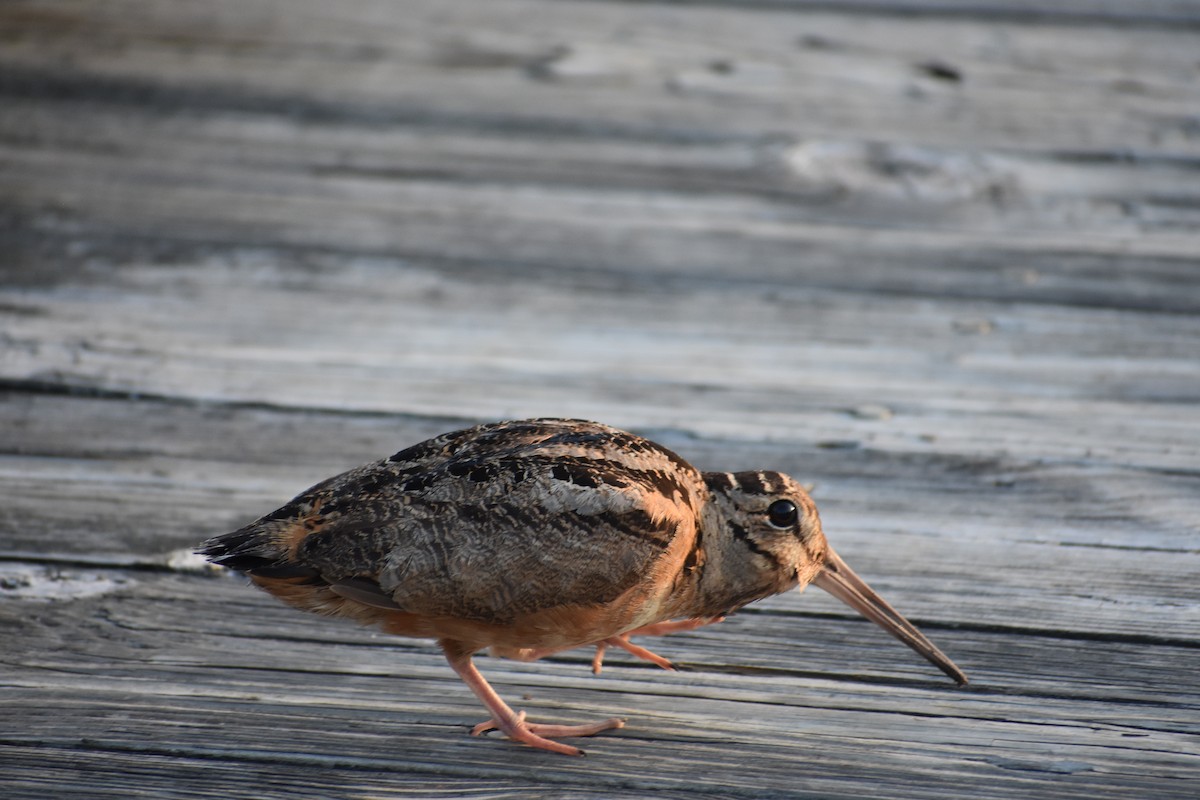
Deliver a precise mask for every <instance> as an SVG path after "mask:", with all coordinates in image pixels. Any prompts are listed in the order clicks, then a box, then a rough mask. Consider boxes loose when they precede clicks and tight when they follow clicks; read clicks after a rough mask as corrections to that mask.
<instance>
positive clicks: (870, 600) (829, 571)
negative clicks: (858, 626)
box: [813, 550, 967, 686]
mask: <svg viewBox="0 0 1200 800" xmlns="http://www.w3.org/2000/svg"><path fill="white" fill-rule="evenodd" d="M813 584H814V585H816V586H819V587H821V588H822V589H824V590H825V591H827V592H829V593H830V594H831V595H833V596H834V597H836V598H837V599H838V600H841V601H842V602H843V603H845V604H846V605H848V606H850V607H851V608H853V609H854V610H855V611H857V612H858V613H860V614H862V615H863V616H864V617H866V618H867V619H869V620H871V621H872V622H874V623H875V624H877V625H879V627H881V628H883V629H884V630H885V631H887V632H888V633H890V634H891V635H892V636H895V637H896V638H897V639H899V640H900V641H902V642H904V643H905V644H906V645H908V646H909V647H911V648H912V649H913V650H916V651H917V652H918V653H920V654H921V655H923V656H925V658H927V659H929V661H930V663H932V664H934V665H935V666H936V667H937V668H938V669H940V670H941V671H942V672H944V673H946V674H947V675H949V676H950V677H951V678H953V679H954V680H955V681H956V682H957V683H958V684H959V685H960V686H962V685H963V684H965V683H966V682H967V676H966V675H964V674H963V671H962V670H960V669H959V668H958V667H956V666H955V665H954V662H953V661H951V660H950V659H949V658H947V657H946V654H945V653H943V652H942V651H941V650H938V649H937V647H936V646H935V645H934V643H933V642H931V641H929V640H928V639H926V638H925V634H923V633H921V632H920V631H919V630H917V629H916V628H915V627H913V624H912V623H911V622H909V621H908V620H906V619H905V618H904V617H902V616H900V612H899V611H897V610H896V609H894V608H892V607H891V606H890V605H888V602H887V601H886V600H884V599H883V598H882V597H880V596H879V595H877V594H875V592H874V590H872V589H871V587H870V586H867V583H866V581H864V580H863V579H862V578H860V577H858V575H856V574H855V573H854V570H852V569H850V567H848V566H846V562H845V561H842V559H841V556H839V555H838V554H837V553H835V552H833V550H830V551H829V555H828V557H827V558H826V559H825V568H824V569H823V570H822V571H821V573H820V574H819V575H817V577H816V578H814V579H813Z"/></svg>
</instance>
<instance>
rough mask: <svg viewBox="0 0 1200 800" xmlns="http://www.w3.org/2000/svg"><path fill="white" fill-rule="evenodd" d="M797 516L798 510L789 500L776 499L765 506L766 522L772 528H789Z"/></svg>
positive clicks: (798, 514)
mask: <svg viewBox="0 0 1200 800" xmlns="http://www.w3.org/2000/svg"><path fill="white" fill-rule="evenodd" d="M799 516H800V510H799V509H798V508H796V504H795V503H793V502H792V501H791V500H776V501H775V502H774V503H771V505H770V506H768V508H767V522H770V523H771V526H772V527H774V528H790V527H792V526H793V525H795V524H796V519H797V518H798V517H799Z"/></svg>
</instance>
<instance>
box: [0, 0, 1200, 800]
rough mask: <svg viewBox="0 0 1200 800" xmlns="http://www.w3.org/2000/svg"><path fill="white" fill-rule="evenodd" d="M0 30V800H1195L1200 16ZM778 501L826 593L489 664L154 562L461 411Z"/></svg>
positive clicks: (706, 16)
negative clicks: (843, 588)
mask: <svg viewBox="0 0 1200 800" xmlns="http://www.w3.org/2000/svg"><path fill="white" fill-rule="evenodd" d="M985 5H986V8H983V7H982V6H981V5H980V4H975V3H971V2H968V1H967V0H913V2H904V1H903V0H878V2H848V3H845V4H835V3H824V2H806V1H805V0H776V1H774V2H766V1H764V2H753V3H735V2H716V1H715V0H714V1H713V2H669V3H663V4H652V3H640V2H618V1H617V0H609V1H602V0H598V1H597V2H590V3H584V2H548V1H546V0H542V1H535V0H528V1H524V0H479V1H478V2H447V1H446V0H427V1H426V2H415V1H412V2H383V0H354V1H353V2H343V3H338V4H332V3H321V2H316V0H291V1H290V2H283V1H282V0H277V1H276V2H271V1H270V0H236V1H235V0H229V1H228V2H209V3H180V2H170V0H124V1H122V2H113V1H112V0H107V1H104V2H100V1H99V0H96V1H93V2H87V1H86V0H78V1H77V2H69V1H68V0H28V2H8V3H4V4H2V5H0V276H2V284H0V398H2V400H0V498H2V499H0V598H2V599H0V796H3V797H4V798H7V799H12V798H74V797H79V798H85V797H86V798H122V800H124V799H125V798H129V797H175V798H183V797H188V798H216V797H220V798H228V797H253V798H296V797H339V798H340V797H346V798H368V797H369V798H384V797H435V796H436V797H445V796H462V797H481V798H482V797H542V798H561V797H570V798H613V797H629V798H633V797H645V796H648V795H651V794H653V795H656V796H663V797H679V798H684V797H687V798H725V797H730V798H742V797H763V798H768V797H769V798H776V797H814V798H816V797H821V798H849V797H887V798H932V797H942V798H961V797H972V798H1001V797H1011V798H1032V797H1036V798H1066V797H1072V798H1078V797H1088V798H1097V799H1101V798H1134V797H1136V798H1142V797H1145V798H1151V797H1152V798H1184V797H1188V798H1191V797H1195V796H1196V793H1197V791H1198V789H1197V787H1198V786H1200V738H1198V735H1200V670H1197V663H1198V662H1197V659H1198V658H1200V652H1198V651H1200V582H1198V581H1197V579H1196V576H1197V575H1198V574H1200V543H1198V539H1197V534H1198V533H1200V3H1196V2H1184V1H1182V0H1181V1H1179V2H1168V1H1167V0H1161V1H1159V0H1146V1H1145V2H1139V3H1136V4H1135V3H1128V4H1126V3H1115V2H1112V3H1110V2H1103V1H1102V0H1070V1H1069V2H1061V3H1056V4H1054V8H1053V9H1049V10H1047V9H1045V8H1042V6H1041V4H1035V3H1026V2H1023V0H997V2H993V3H988V4H985ZM530 415H559V416H582V417H589V418H595V419H599V420H602V421H605V422H609V423H612V424H615V425H619V426H623V427H628V428H632V429H634V430H637V431H638V432H641V433H644V434H646V435H649V436H651V437H652V438H655V439H657V440H659V441H661V442H663V443H664V444H666V445H668V446H669V447H671V448H673V449H675V450H677V451H678V452H679V453H681V454H683V455H684V456H685V457H687V458H689V459H691V460H692V461H693V462H695V463H696V464H697V465H699V466H701V467H702V468H707V469H742V468H752V467H762V468H773V469H780V470H785V471H789V472H791V473H793V474H795V475H796V476H797V477H798V478H800V479H801V480H804V481H811V482H812V483H813V484H815V489H814V496H815V497H816V499H817V501H818V503H819V504H820V506H821V509H822V511H823V517H824V520H825V527H826V530H827V531H828V532H829V535H830V539H831V541H832V542H833V543H834V544H835V546H836V547H837V548H838V549H839V551H840V552H841V553H842V555H843V556H845V558H846V559H847V561H849V562H850V563H851V564H852V565H853V566H854V567H855V568H856V569H857V570H858V571H859V572H860V573H861V574H862V575H863V576H864V577H866V578H868V579H869V580H870V581H871V582H872V583H873V584H874V585H875V587H876V588H877V589H878V590H879V591H880V592H881V593H882V594H883V595H884V596H886V597H887V598H889V599H890V600H891V601H892V602H893V603H894V604H895V605H896V606H897V607H898V608H899V609H901V610H902V611H903V612H905V613H906V614H907V615H909V616H910V618H911V619H913V620H914V621H915V622H916V623H917V624H918V625H920V626H921V627H922V628H923V629H924V630H925V631H926V633H928V634H929V635H930V636H931V638H933V639H934V640H935V641H936V642H937V643H938V644H939V645H940V646H941V647H942V648H943V649H944V650H945V651H946V652H947V653H948V654H949V655H950V656H951V657H952V658H954V659H955V660H956V661H957V662H958V663H959V664H960V665H961V666H962V667H963V668H964V669H965V670H966V671H967V672H968V674H969V675H970V676H971V678H972V680H973V683H972V685H971V686H969V687H967V688H966V689H956V688H954V687H953V686H952V685H951V684H950V682H949V681H947V680H946V679H945V678H944V677H943V676H941V675H940V674H939V673H937V672H936V671H935V670H933V669H932V668H931V667H929V666H928V665H926V664H924V663H923V662H922V661H920V660H919V659H918V658H917V657H916V656H915V655H913V654H912V653H910V652H909V651H908V650H906V649H905V648H903V647H902V646H901V645H899V644H897V643H895V642H894V641H892V640H891V639H889V638H887V637H886V636H885V635H884V634H882V633H881V632H879V631H878V630H877V629H876V628H875V627H874V626H872V625H871V624H870V623H867V622H865V621H861V620H859V619H857V618H856V617H855V616H854V615H853V614H852V612H850V611H849V610H848V609H845V608H843V607H841V606H840V605H839V604H838V603H837V602H836V601H835V600H833V599H832V598H829V597H827V596H825V595H823V594H822V593H820V592H819V591H816V590H813V591H812V592H809V593H806V594H805V595H803V596H799V595H794V594H793V595H790V596H784V597H779V598H775V599H773V600H771V601H769V602H765V603H762V604H761V605H759V606H757V607H754V608H751V609H748V610H747V611H745V612H744V613H742V614H740V615H738V616H737V617H735V618H732V619H730V620H729V621H728V622H726V623H725V624H723V625H719V626H715V627H713V628H711V629H705V630H701V631H697V632H695V633H693V634H686V635H679V636H676V637H671V638H670V639H668V640H666V641H664V642H662V643H661V646H660V647H657V648H656V649H659V650H660V651H661V652H662V653H663V654H664V655H666V656H668V657H670V658H672V659H675V660H677V661H680V662H683V663H685V664H687V665H688V666H689V667H690V670H689V671H686V672H681V673H678V674H667V673H664V672H661V671H659V670H657V669H655V668H652V667H650V666H648V665H645V664H642V663H632V662H631V661H630V660H629V659H628V658H627V657H624V655H623V654H613V655H611V656H610V659H609V662H608V666H607V668H606V670H605V672H604V673H603V675H601V676H598V677H596V676H592V675H591V674H590V672H589V670H588V669H587V662H588V659H589V657H590V654H589V653H586V652H583V651H579V652H575V653H570V654H567V655H564V656H563V657H559V658H553V659H548V660H546V661H543V662H539V663H536V664H518V663H512V662H506V661H498V660H495V659H489V658H482V659H480V666H481V668H482V669H483V671H484V673H485V675H487V676H488V677H489V678H490V679H491V680H492V681H493V683H494V684H495V685H496V687H497V688H498V690H499V691H500V692H501V693H502V694H504V695H506V696H508V697H509V698H510V699H511V700H513V701H515V702H519V704H520V705H521V706H523V707H525V708H527V709H529V710H530V712H531V715H532V716H534V717H537V718H539V719H544V720H548V721H549V720H567V721H569V720H575V719H580V718H589V717H599V716H610V715H627V716H628V717H629V720H630V723H629V725H628V727H627V728H625V729H624V730H622V731H619V732H615V733H613V734H610V735H604V736H600V737H597V738H595V739H593V740H590V741H588V742H587V745H586V746H587V748H588V750H589V753H590V756H591V757H589V758H588V759H580V760H574V759H568V758H564V757H559V756H554V755H549V754H546V753H541V752H535V751H532V750H529V749H525V748H521V747H518V746H515V745H512V744H509V743H506V742H503V741H500V740H498V739H494V738H493V739H484V740H480V739H473V738H471V737H469V736H467V735H466V731H467V729H468V726H469V725H470V724H472V723H474V722H477V721H479V719H480V718H481V714H482V712H481V708H480V707H479V706H478V704H477V703H476V701H475V700H474V698H472V697H471V696H470V694H469V692H468V691H467V689H466V688H465V687H464V686H463V685H462V684H461V683H459V682H458V681H457V679H456V678H455V677H454V676H453V674H452V673H451V671H450V670H449V668H448V667H447V666H446V665H445V663H444V661H443V660H442V658H441V657H440V655H439V654H438V652H437V651H436V649H435V648H434V647H433V646H432V645H431V644H430V643H428V642H421V641H409V640H397V639H391V638H388V637H386V636H383V635H380V634H376V633H374V632H372V631H369V630H360V629H356V628H354V627H352V626H348V625H346V624H342V623H338V622H334V621H329V620H324V619H318V618H315V617H310V616H305V615H301V614H298V613H296V612H293V611H291V610H289V609H286V608H284V607H282V606H281V605H279V604H277V603H276V602H275V601H273V600H272V599H270V598H269V597H266V596H265V595H262V594H260V593H258V592H256V591H255V590H253V589H252V588H251V587H249V586H248V585H246V584H245V583H243V582H241V581H239V580H237V579H235V578H233V577H230V576H223V575H213V574H205V573H203V572H199V571H196V569H195V563H194V562H192V561H189V560H188V559H187V558H186V557H185V554H186V553H187V552H188V551H189V550H190V548H191V547H192V546H194V545H195V543H197V542H198V541H199V540H201V539H202V538H204V537H206V536H208V535H211V534H213V533H218V532H223V531H226V530H230V529H233V528H234V527H236V526H238V525H240V524H243V523H244V522H246V521H248V520H249V519H251V518H253V517H255V516H257V515H258V514H260V513H263V512H265V511H268V510H270V509H272V508H274V507H275V506H276V505H278V504H279V503H281V502H282V501H284V500H286V499H287V498H289V497H290V496H291V495H292V494H294V493H295V492H297V491H298V490H300V489H302V488H304V487H306V486H308V485H310V484H312V483H314V482H316V481H317V480H319V479H322V478H324V477H326V476H328V475H330V474H333V473H334V472H337V471H340V470H342V469H345V468H348V467H351V466H355V465H357V464H359V463H361V462H365V461H367V460H371V459H374V458H377V457H380V456H382V455H386V454H388V453H391V452H394V451H395V450H397V449H399V447H400V446H403V445H407V444H411V443H413V442H415V441H418V440H419V439H421V438H424V437H426V436H427V435H431V434H434V433H437V432H440V431H443V430H448V429H451V428H454V427H457V426H461V425H464V424H468V423H473V422H475V421H481V420H490V419H499V418H505V417H519V416H530Z"/></svg>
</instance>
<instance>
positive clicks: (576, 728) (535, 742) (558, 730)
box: [471, 711, 625, 756]
mask: <svg viewBox="0 0 1200 800" xmlns="http://www.w3.org/2000/svg"><path fill="white" fill-rule="evenodd" d="M623 727H625V720H623V719H619V718H617V717H613V718H611V719H606V720H601V721H600V722H592V723H589V724H587V725H545V724H540V723H536V722H526V721H525V712H524V711H519V712H517V714H516V716H515V718H514V719H512V720H499V721H497V720H495V719H489V720H488V721H487V722H481V723H479V724H478V725H476V726H475V727H474V728H472V729H471V735H472V736H481V735H482V734H484V733H487V732H488V731H491V730H499V731H501V732H503V733H504V735H505V736H507V737H508V738H510V739H512V740H513V741H517V742H522V743H523V744H527V745H529V746H530V747H536V748H539V749H541V750H550V751H551V752H555V753H562V754H564V755H568V756H581V755H583V751H582V750H580V749H579V748H578V747H571V745H569V744H562V743H561V742H555V741H551V740H550V739H547V738H544V737H546V736H554V737H564V738H570V737H573V736H595V735H596V734H597V733H601V732H603V731H611V730H615V729H616V728H623Z"/></svg>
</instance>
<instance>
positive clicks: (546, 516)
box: [199, 419, 967, 755]
mask: <svg viewBox="0 0 1200 800" xmlns="http://www.w3.org/2000/svg"><path fill="white" fill-rule="evenodd" d="M199 552H201V553H202V554H203V555H205V556H207V557H208V559H209V560H211V561H213V562H215V563H217V564H221V565H223V566H226V567H230V568H231V569H235V570H240V571H242V572H245V573H247V574H248V575H249V576H250V579H251V580H252V581H253V582H254V583H255V584H257V585H258V586H259V587H261V588H263V589H265V590H266V591H268V592H270V593H271V594H273V595H275V596H276V597H278V598H279V599H281V600H283V601H284V602H286V603H288V604H290V605H292V606H295V607H297V608H300V609H303V610H306V611H313V612H316V613H319V614H329V615H334V616H341V617H349V618H351V619H353V620H356V621H358V622H360V623H364V624H377V625H379V626H380V627H382V628H383V630H385V631H387V632H388V633H392V634H397V635H400V636H416V637H429V638H433V639H436V640H437V641H438V643H439V644H440V645H441V648H442V650H443V652H444V653H445V655H446V658H447V660H448V661H449V662H450V666H451V667H452V668H453V669H454V671H455V672H456V673H458V675H459V676H460V677H461V678H462V679H463V681H465V682H466V684H467V686H469V687H470V688H471V691H472V692H474V693H475V695H476V696H477V697H478V698H479V699H480V700H481V701H482V702H483V704H484V705H485V706H486V707H487V710H488V712H489V713H490V714H491V718H490V719H489V720H488V721H486V722H483V723H481V724H479V725H477V726H476V727H475V728H474V729H473V731H472V733H474V734H477V735H478V734H480V733H483V732H484V731H487V730H491V729H494V728H498V729H499V730H501V731H502V732H504V733H505V734H506V735H508V736H509V737H510V738H512V739H514V740H517V741H520V742H524V743H525V744H528V745H531V746H533V747H538V748H542V749H545V750H552V751H554V752H557V753H565V754H568V755H580V754H582V751H581V750H579V749H578V748H575V747H571V746H570V745H566V744H563V743H561V742H558V741H555V739H557V738H561V737H572V736H590V735H592V734H595V733H599V732H601V731H605V730H610V729H613V728H620V727H622V725H623V724H624V722H623V720H620V719H608V720H603V721H600V722H595V723H591V724H585V725H545V724H536V723H531V722H527V721H526V720H525V714H524V712H520V713H518V712H516V711H514V710H513V709H512V708H510V707H509V706H508V705H507V704H506V703H505V702H504V701H503V700H502V699H501V698H500V696H499V695H498V694H496V692H495V691H494V690H493V689H492V687H491V686H490V685H489V684H488V683H487V681H486V680H485V679H484V677H483V676H482V675H481V674H480V673H479V671H478V670H477V669H476V668H475V665H474V663H473V662H472V660H471V657H472V656H473V655H474V654H475V653H477V652H479V651H481V650H485V649H488V650H490V652H491V653H492V654H493V655H498V656H503V657H507V658H515V659H520V660H523V661H532V660H534V659H538V658H541V657H542V656H546V655H549V654H551V653H556V652H559V651H561V650H566V649H569V648H573V647H579V646H582V645H591V646H595V647H596V655H595V658H594V660H593V669H594V670H595V671H597V672H598V671H599V669H600V664H601V659H602V658H603V654H604V649H605V648H606V647H608V646H614V647H620V648H623V649H625V650H628V651H629V652H630V653H632V654H634V655H635V656H638V657H639V658H644V659H646V660H648V661H651V662H653V663H655V664H658V665H659V666H662V667H665V668H667V669H671V668H672V667H671V663H670V662H669V661H667V660H666V659H664V658H662V657H661V656H658V655H656V654H654V653H652V652H650V651H649V650H646V649H645V648H643V647H640V646H638V645H636V644H633V643H632V642H631V641H630V640H629V639H630V637H631V636H656V635H662V634H667V633H673V632H676V631H682V630H690V629H693V628H697V627H700V626H702V625H707V624H710V623H713V622H719V621H720V620H721V619H723V617H724V616H725V615H726V614H728V613H730V612H732V611H734V610H736V609H738V608H741V607H742V606H744V605H746V604H747V603H751V602H753V601H755V600H760V599H762V598H764V597H768V596H770V595H774V594H778V593H780V592H785V591H787V590H789V589H793V588H797V587H799V588H803V587H804V586H806V585H807V584H809V583H812V584H815V585H817V586H819V587H821V588H822V589H824V590H826V591H828V592H829V593H831V594H832V595H834V596H835V597H837V598H838V599H839V600H842V601H844V602H845V603H847V604H849V605H850V606H852V607H853V608H855V609H856V610H858V611H859V612H861V613H862V614H863V615H864V616H866V617H867V618H868V619H871V620H872V621H874V622H876V623H878V624H879V625H880V626H882V627H883V628H884V630H886V631H887V632H888V633H890V634H892V635H893V636H895V637H896V638H897V639H899V640H900V641H902V642H904V643H905V644H907V645H908V646H909V647H911V648H912V649H913V650H915V651H916V652H918V653H920V654H921V655H922V656H924V657H925V658H927V659H928V660H929V661H931V662H932V663H933V664H935V665H936V666H937V667H938V668H939V669H941V670H942V671H943V672H945V673H946V674H947V675H949V676H950V677H951V678H953V679H954V680H955V681H957V682H958V683H959V684H965V683H966V682H967V678H966V676H965V675H964V674H963V673H962V671H961V670H959V669H958V667H956V666H955V665H954V663H953V662H951V661H950V659H949V658H947V657H946V656H945V655H944V654H943V653H942V652H941V651H940V650H938V648H937V647H935V646H934V645H933V643H932V642H930V641H929V640H928V639H926V638H925V636H924V635H922V634H921V632H920V631H918V630H917V629H916V628H915V627H913V626H912V625H911V624H910V623H909V622H908V620H906V619H905V618H904V617H902V616H901V615H900V614H899V613H898V612H897V611H896V610H895V609H893V608H892V607H891V606H890V605H888V604H887V603H886V602H885V601H884V600H883V598H881V597H879V595H877V594H875V592H873V591H872V590H871V588H870V587H868V586H867V584H866V583H865V582H863V580H862V579H861V578H859V577H858V575H856V574H855V573H854V572H853V571H852V570H851V569H850V568H849V567H848V566H846V563H845V562H844V561H842V559H841V558H840V557H839V556H838V555H837V554H836V553H835V552H834V551H833V549H832V548H830V547H829V545H828V543H827V542H826V541H825V535H824V533H823V532H822V531H821V522H820V519H819V518H818V516H817V509H816V506H815V505H814V504H813V501H812V499H811V498H810V497H809V496H808V494H807V493H806V492H805V491H804V490H803V489H802V488H801V487H800V486H799V484H797V483H796V482H795V481H794V480H793V479H792V478H790V477H788V476H787V475H783V474H781V473H778V472H736V473H729V472H703V473H702V472H700V471H699V470H697V469H696V468H695V467H693V466H692V465H690V464H688V463H687V462H686V461H684V460H683V459H682V458H680V457H679V456H677V455H676V454H675V453H673V452H671V451H670V450H668V449H666V448H665V447H662V446H660V445H658V444H655V443H654V442H651V441H648V440H646V439H643V438H641V437H639V436H635V435H634V434H631V433H626V432H624V431H620V430H617V429H615V428H611V427H608V426H606V425H600V424H597V423H594V422H586V421H582V420H562V419H532V420H519V421H510V422H497V423H492V424H487V425H480V426H477V427H474V428H468V429H466V430H461V431H454V432H452V433H446V434H443V435H441V436H438V437H435V438H433V439H430V440H428V441H426V442H422V443H420V444H417V445H414V446H412V447H409V448H407V449H405V450H401V451H400V452H399V453H396V454H395V455H393V456H391V457H390V458H386V459H384V460H382V461H377V462H375V463H372V464H367V465H365V466H363V467H359V468H358V469H354V470H350V471H349V472H346V473H343V474H341V475H337V476H335V477H333V478H330V479H328V480H326V481H323V482H321V483H319V484H317V485H316V486H314V487H312V488H311V489H309V490H307V491H306V492H304V493H302V494H300V495H299V496H297V497H296V498H295V499H293V500H292V501H291V502H289V503H288V504H287V505H285V506H283V507H282V508H280V509H278V510H277V511H274V512H272V513H271V514H268V515H266V516H265V517H262V518H261V519H259V520H256V521H255V522H253V523H251V524H250V525H247V526H246V527H244V528H242V529H240V530H237V531H234V532H233V533H228V534H225V535H224V536H218V537H216V538H213V539H210V540H208V541H207V542H205V543H204V544H203V545H202V546H201V549H200V551H199Z"/></svg>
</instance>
